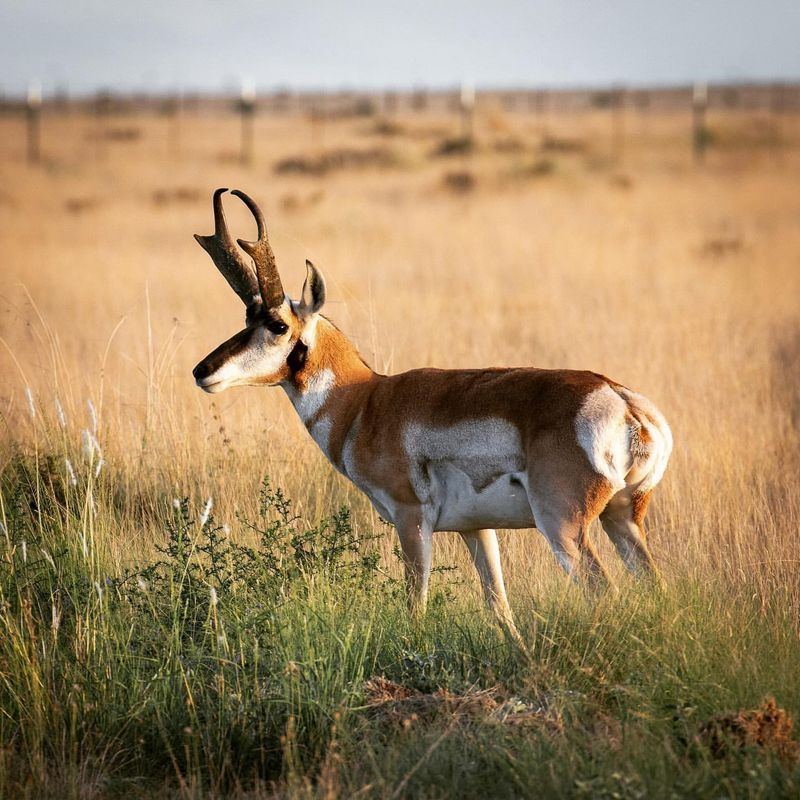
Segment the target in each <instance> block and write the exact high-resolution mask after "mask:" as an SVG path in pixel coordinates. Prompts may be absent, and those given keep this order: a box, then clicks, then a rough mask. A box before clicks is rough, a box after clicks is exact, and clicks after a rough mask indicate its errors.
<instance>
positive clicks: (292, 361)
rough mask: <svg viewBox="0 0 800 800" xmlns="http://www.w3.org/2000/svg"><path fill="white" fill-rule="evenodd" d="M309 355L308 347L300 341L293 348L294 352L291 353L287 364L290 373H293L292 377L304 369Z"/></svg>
mask: <svg viewBox="0 0 800 800" xmlns="http://www.w3.org/2000/svg"><path fill="white" fill-rule="evenodd" d="M307 355H308V345H307V344H305V343H304V342H302V341H301V340H300V339H298V340H297V342H296V343H295V346H294V347H293V348H292V352H291V353H289V357H288V358H287V359H286V364H287V366H288V367H289V371H290V372H291V373H292V377H294V376H295V375H297V373H298V372H300V370H301V369H303V366H304V365H305V363H306V356H307Z"/></svg>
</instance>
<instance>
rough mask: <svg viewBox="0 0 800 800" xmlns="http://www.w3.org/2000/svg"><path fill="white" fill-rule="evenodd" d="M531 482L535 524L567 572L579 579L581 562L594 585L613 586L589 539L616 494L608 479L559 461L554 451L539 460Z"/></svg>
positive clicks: (529, 478)
mask: <svg viewBox="0 0 800 800" xmlns="http://www.w3.org/2000/svg"><path fill="white" fill-rule="evenodd" d="M567 466H568V467H570V469H569V470H567V468H566V467H567ZM528 481H529V492H528V499H529V501H530V504H531V509H532V511H533V516H534V519H535V520H536V527H537V528H538V529H539V530H540V531H541V532H542V533H543V534H544V536H545V538H546V539H547V541H548V542H549V543H550V547H551V548H552V550H553V553H554V554H555V556H556V558H557V559H558V562H559V564H561V566H562V568H563V569H564V571H565V572H567V574H569V575H571V576H572V577H573V579H574V580H576V581H578V580H579V579H580V577H581V576H580V572H579V566H580V565H581V561H582V562H583V564H582V566H583V568H584V569H583V570H582V572H583V573H584V574H585V577H586V578H587V579H588V583H589V585H590V586H591V587H593V588H604V587H607V586H610V585H612V584H611V579H610V578H609V577H608V573H607V572H606V569H605V567H604V566H603V564H602V562H601V561H600V558H599V557H598V555H597V551H596V550H595V549H594V546H593V544H592V542H591V540H590V539H589V526H590V525H591V523H592V521H593V520H594V519H596V518H597V515H598V513H599V512H600V510H601V509H603V508H605V506H606V505H607V503H608V501H609V499H610V498H611V496H612V495H613V493H614V490H613V488H612V486H611V484H610V483H609V481H608V480H607V479H605V478H603V477H602V476H600V475H598V474H597V473H595V472H593V471H591V470H586V469H581V468H580V466H576V465H575V464H574V462H571V463H569V464H564V463H560V461H559V459H558V455H557V453H554V452H552V451H551V452H550V453H549V458H547V459H542V460H539V461H538V467H537V468H536V469H535V471H534V470H532V471H531V472H530V474H529V477H528Z"/></svg>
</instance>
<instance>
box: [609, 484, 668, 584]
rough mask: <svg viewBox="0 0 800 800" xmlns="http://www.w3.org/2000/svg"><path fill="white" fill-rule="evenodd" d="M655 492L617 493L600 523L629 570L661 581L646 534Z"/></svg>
mask: <svg viewBox="0 0 800 800" xmlns="http://www.w3.org/2000/svg"><path fill="white" fill-rule="evenodd" d="M651 494H652V492H645V493H643V494H639V493H637V492H635V491H632V490H630V489H623V490H622V491H621V492H617V494H615V495H614V496H613V497H612V498H611V500H610V501H609V503H608V505H607V506H606V507H605V509H603V511H602V513H601V514H600V523H601V524H602V526H603V530H605V532H606V533H607V534H608V538H609V539H611V541H612V542H613V544H614V547H616V549H617V552H618V553H619V555H620V558H621V559H622V560H623V562H624V563H625V566H626V567H627V568H628V570H629V571H630V572H632V573H634V574H636V575H643V574H644V575H650V576H652V577H654V578H656V579H657V580H658V579H659V574H658V570H657V569H656V565H655V562H654V561H653V556H652V555H650V550H649V549H648V547H647V542H646V540H645V534H644V527H643V523H644V516H645V514H646V513H647V505H648V503H649V502H650V496H651Z"/></svg>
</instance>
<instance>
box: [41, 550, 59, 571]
mask: <svg viewBox="0 0 800 800" xmlns="http://www.w3.org/2000/svg"><path fill="white" fill-rule="evenodd" d="M39 550H41V552H42V555H43V556H44V559H45V561H47V563H48V564H49V565H50V566H51V567H52V568H53V569H55V568H56V562H55V561H53V557H52V556H51V555H50V553H48V552H47V550H45V549H44V547H40V548H39Z"/></svg>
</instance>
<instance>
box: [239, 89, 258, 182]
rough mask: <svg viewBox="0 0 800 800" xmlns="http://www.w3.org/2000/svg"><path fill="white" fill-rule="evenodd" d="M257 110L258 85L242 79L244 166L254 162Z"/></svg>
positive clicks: (240, 99)
mask: <svg viewBox="0 0 800 800" xmlns="http://www.w3.org/2000/svg"><path fill="white" fill-rule="evenodd" d="M255 112H256V87H255V83H253V81H252V80H250V79H247V80H244V81H242V94H241V97H240V98H239V114H240V116H241V120H242V139H241V151H240V154H239V162H240V163H241V164H242V166H249V165H250V164H252V163H253V121H254V117H255Z"/></svg>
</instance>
